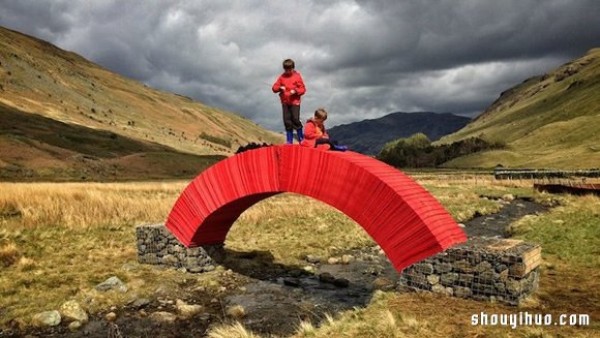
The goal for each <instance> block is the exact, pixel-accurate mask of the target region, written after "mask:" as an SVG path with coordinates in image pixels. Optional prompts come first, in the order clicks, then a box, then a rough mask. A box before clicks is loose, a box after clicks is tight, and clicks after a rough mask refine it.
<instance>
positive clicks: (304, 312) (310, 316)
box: [0, 199, 547, 337]
mask: <svg viewBox="0 0 600 338" xmlns="http://www.w3.org/2000/svg"><path fill="white" fill-rule="evenodd" d="M546 210H547V207H544V206H542V205H540V204H537V203H535V202H533V201H531V200H523V199H515V200H514V201H512V202H510V203H507V204H506V205H505V206H504V207H503V208H502V209H501V210H500V211H499V212H498V213H496V214H493V215H484V216H478V217H475V218H474V219H472V220H470V221H468V222H465V230H466V232H467V234H468V235H469V236H500V237H505V236H506V235H507V233H506V227H507V226H508V225H509V224H510V223H512V222H514V221H516V220H518V219H519V218H521V217H523V216H525V215H528V214H536V213H540V212H544V211H546ZM230 253H231V255H228V256H229V258H228V261H227V262H224V263H223V265H224V266H225V268H226V269H230V270H231V271H230V272H228V273H227V274H223V276H222V279H221V280H219V284H220V285H223V286H224V288H225V290H223V292H222V293H219V294H218V295H214V294H213V295H210V294H207V292H205V291H203V290H199V289H195V288H194V287H193V286H192V285H190V287H189V289H188V290H186V292H184V293H181V294H177V295H172V298H171V299H165V298H166V297H163V299H155V300H150V301H149V302H148V303H147V304H144V305H143V306H138V305H134V304H131V305H129V306H126V307H124V308H120V309H115V310H114V311H113V312H115V313H116V314H117V319H116V320H115V321H114V322H113V323H108V322H107V321H106V320H105V315H106V313H101V314H96V315H92V316H91V318H90V322H89V323H88V324H86V325H85V326H84V327H83V328H82V329H80V330H79V331H76V332H70V331H69V330H68V328H67V327H65V326H62V325H61V326H59V327H56V328H52V329H48V330H44V331H39V330H36V331H29V332H16V331H4V332H2V331H0V336H1V337H4V336H6V337H17V336H18V337H21V336H24V335H27V334H30V335H32V336H44V337H56V336H60V337H107V336H108V337H203V336H206V332H207V329H208V328H209V327H211V326H213V325H218V324H220V323H228V322H231V321H232V319H231V316H228V315H227V309H228V308H230V307H231V306H234V305H239V306H241V307H243V309H244V312H245V315H244V316H240V317H239V318H237V320H239V321H240V322H241V323H242V324H243V325H244V326H245V327H246V328H247V329H249V330H252V331H253V332H256V333H259V334H262V335H271V336H275V337H285V336H288V335H290V334H292V333H294V332H295V331H296V329H297V327H298V325H299V323H300V322H301V321H310V322H311V323H313V325H318V324H319V323H320V322H321V321H322V320H323V319H324V318H325V316H326V315H327V314H335V313H339V312H342V311H345V310H350V309H352V308H354V307H364V306H366V305H367V304H368V302H369V300H370V298H371V296H372V294H373V292H374V291H375V290H376V289H383V290H387V289H393V288H394V285H395V283H396V281H397V279H398V274H397V273H396V271H395V270H394V268H393V267H392V266H391V264H390V262H389V261H388V259H387V257H386V256H385V255H383V253H382V252H381V250H380V249H379V248H377V247H370V248H361V249H357V250H352V251H348V252H340V253H339V256H340V257H341V256H343V255H348V256H347V258H349V260H351V261H350V262H349V263H348V264H327V262H326V260H327V258H324V257H323V258H320V257H312V258H310V259H308V260H307V261H306V262H305V263H306V264H305V265H304V266H284V265H281V264H276V263H274V262H273V257H272V255H271V254H270V253H268V252H230ZM249 262H251V263H252V264H248V263H249ZM307 269H308V270H312V271H310V272H309V271H307ZM184 287H185V286H184ZM176 299H183V300H185V301H186V302H188V303H190V304H202V305H203V306H204V308H205V311H204V312H203V313H201V314H198V315H195V316H193V317H191V318H189V319H186V320H181V319H177V320H176V321H175V323H173V324H164V323H163V324H161V323H157V322H156V320H152V319H151V318H150V316H149V314H151V313H154V312H156V311H166V312H170V313H177V310H176V308H175V300H176Z"/></svg>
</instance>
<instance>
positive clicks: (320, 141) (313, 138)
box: [301, 108, 348, 151]
mask: <svg viewBox="0 0 600 338" xmlns="http://www.w3.org/2000/svg"><path fill="white" fill-rule="evenodd" d="M325 120H327V111H326V110H325V109H324V108H319V109H317V110H315V115H314V117H313V118H311V119H309V120H308V121H306V133H305V134H304V141H302V143H301V145H303V146H305V147H310V148H318V149H322V150H329V149H331V150H337V151H346V150H348V147H346V146H340V145H338V144H337V142H336V141H333V140H331V139H330V138H329V135H328V134H327V130H326V129H325Z"/></svg>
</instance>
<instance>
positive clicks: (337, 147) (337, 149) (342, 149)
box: [332, 144, 348, 151]
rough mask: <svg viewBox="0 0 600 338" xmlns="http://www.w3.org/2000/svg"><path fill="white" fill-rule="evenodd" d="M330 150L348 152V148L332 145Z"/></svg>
mask: <svg viewBox="0 0 600 338" xmlns="http://www.w3.org/2000/svg"><path fill="white" fill-rule="evenodd" d="M332 148H333V149H332V150H335V151H346V150H348V146H339V145H337V144H334V145H333V147H332Z"/></svg>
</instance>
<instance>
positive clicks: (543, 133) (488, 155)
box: [438, 48, 600, 169]
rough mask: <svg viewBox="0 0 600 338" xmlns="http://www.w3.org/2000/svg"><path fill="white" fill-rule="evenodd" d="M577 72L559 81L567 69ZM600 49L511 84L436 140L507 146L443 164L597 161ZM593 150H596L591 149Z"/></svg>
mask: <svg viewBox="0 0 600 338" xmlns="http://www.w3.org/2000/svg"><path fill="white" fill-rule="evenodd" d="M569 67H571V68H573V67H574V68H577V72H576V73H575V74H573V75H571V76H569V77H566V78H565V79H563V80H562V81H558V80H557V78H559V77H560V76H562V74H564V72H565V70H566V69H567V68H569ZM599 91H600V49H598V48H597V49H593V50H591V51H590V52H589V54H587V55H585V56H583V57H582V58H580V59H578V60H575V61H573V62H572V63H570V64H568V65H563V66H561V67H559V68H558V69H556V70H554V71H553V72H551V73H549V74H548V76H547V77H545V78H543V79H542V78H535V79H531V80H530V81H526V82H525V83H523V84H520V85H518V86H515V87H514V88H513V89H512V92H510V93H508V94H506V95H504V96H502V97H501V98H500V99H499V101H498V102H496V103H495V105H493V109H490V111H489V112H485V113H483V114H482V115H481V116H480V117H479V118H477V119H476V120H475V121H473V122H471V123H469V124H468V125H467V126H466V127H465V128H463V129H461V130H459V131H458V132H456V133H453V134H451V135H447V136H445V137H443V138H442V139H441V140H440V141H438V143H450V142H455V141H458V140H461V139H466V138H469V137H482V138H484V139H485V140H487V141H490V142H495V141H501V142H504V143H506V144H507V146H508V148H507V149H506V150H502V151H487V152H482V153H480V154H474V155H469V156H465V157H461V158H458V159H455V160H452V161H450V162H448V163H446V164H445V166H447V167H455V168H470V167H484V168H491V167H493V166H495V165H496V164H499V163H500V164H503V165H504V166H510V167H537V168H544V167H545V168H559V169H560V168H564V169H571V168H591V167H595V166H597V165H598V163H600V152H599V151H598V150H597V149H596V148H594V147H595V146H596V143H597V140H598V139H600V132H599V131H598V128H595V127H594V126H596V125H598V123H600V114H599V113H598V112H599V111H600V97H599V96H598V95H597V93H598V92H599ZM594 149H596V150H594Z"/></svg>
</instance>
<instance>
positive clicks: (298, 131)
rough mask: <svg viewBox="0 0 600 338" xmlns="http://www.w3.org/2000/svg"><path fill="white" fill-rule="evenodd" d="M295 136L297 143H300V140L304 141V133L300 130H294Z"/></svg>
mask: <svg viewBox="0 0 600 338" xmlns="http://www.w3.org/2000/svg"><path fill="white" fill-rule="evenodd" d="M296 134H298V143H302V140H304V131H303V130H302V128H298V129H296Z"/></svg>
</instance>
